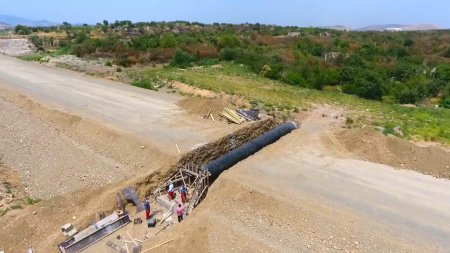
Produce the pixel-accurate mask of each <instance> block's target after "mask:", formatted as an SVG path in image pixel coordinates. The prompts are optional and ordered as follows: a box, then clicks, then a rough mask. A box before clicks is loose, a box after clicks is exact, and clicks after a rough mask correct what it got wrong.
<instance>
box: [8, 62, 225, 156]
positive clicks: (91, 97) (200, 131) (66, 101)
mask: <svg viewBox="0 0 450 253" xmlns="http://www.w3.org/2000/svg"><path fill="white" fill-rule="evenodd" d="M2 85H3V86H7V87H9V88H15V89H18V90H20V91H21V92H24V93H25V94H26V95H28V96H31V97H32V98H33V99H37V100H39V101H42V102H45V103H47V104H51V105H53V106H54V107H56V108H57V109H59V110H62V111H67V112H70V113H73V114H76V115H78V116H81V117H83V118H84V117H88V118H92V119H96V120H101V121H103V123H105V124H107V126H108V127H111V128H114V129H116V130H120V131H125V132H127V133H132V134H135V135H137V136H140V137H142V138H147V139H148V140H149V141H151V142H153V143H155V144H158V145H159V146H161V147H164V148H166V151H168V152H169V153H174V152H177V150H176V148H175V144H178V145H179V146H180V148H181V149H182V151H183V150H190V149H191V148H192V147H194V146H196V145H198V144H200V143H207V142H208V141H209V140H210V139H212V138H218V137H220V136H221V135H220V134H219V133H218V132H219V129H220V127H218V126H214V125H212V124H205V121H203V120H200V119H199V118H195V117H193V116H190V115H187V113H185V112H184V111H183V110H181V108H179V107H178V106H177V105H176V102H177V101H179V100H181V99H182V97H180V96H175V95H170V94H165V93H162V92H154V91H148V90H143V89H140V88H136V87H132V86H129V85H125V84H122V83H117V82H112V81H108V80H104V79H98V78H93V77H88V76H83V75H82V74H79V73H75V72H71V71H67V70H63V69H56V68H51V67H46V66H42V65H39V64H36V63H32V62H24V61H21V60H18V59H15V58H11V57H7V56H2V55H0V86H2ZM208 123H209V122H208Z"/></svg>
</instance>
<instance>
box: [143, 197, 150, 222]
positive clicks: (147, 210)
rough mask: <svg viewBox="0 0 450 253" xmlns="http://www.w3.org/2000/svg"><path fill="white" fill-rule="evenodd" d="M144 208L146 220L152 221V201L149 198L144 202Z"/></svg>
mask: <svg viewBox="0 0 450 253" xmlns="http://www.w3.org/2000/svg"><path fill="white" fill-rule="evenodd" d="M144 207H145V219H146V220H149V219H150V201H149V200H148V197H146V198H145V201H144Z"/></svg>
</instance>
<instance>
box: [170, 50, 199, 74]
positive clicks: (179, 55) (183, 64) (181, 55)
mask: <svg viewBox="0 0 450 253" xmlns="http://www.w3.org/2000/svg"><path fill="white" fill-rule="evenodd" d="M192 61H194V57H193V56H192V55H190V54H188V53H186V52H183V51H181V50H177V51H176V52H175V55H174V56H173V58H172V60H171V61H170V66H172V67H178V68H183V69H185V68H188V67H190V66H191V62H192Z"/></svg>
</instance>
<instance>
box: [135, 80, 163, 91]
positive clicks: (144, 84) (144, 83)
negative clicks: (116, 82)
mask: <svg viewBox="0 0 450 253" xmlns="http://www.w3.org/2000/svg"><path fill="white" fill-rule="evenodd" d="M131 85H133V86H136V87H140V88H144V89H148V90H155V91H157V90H158V87H157V85H156V84H155V83H154V82H153V81H151V80H148V79H136V80H133V82H131Z"/></svg>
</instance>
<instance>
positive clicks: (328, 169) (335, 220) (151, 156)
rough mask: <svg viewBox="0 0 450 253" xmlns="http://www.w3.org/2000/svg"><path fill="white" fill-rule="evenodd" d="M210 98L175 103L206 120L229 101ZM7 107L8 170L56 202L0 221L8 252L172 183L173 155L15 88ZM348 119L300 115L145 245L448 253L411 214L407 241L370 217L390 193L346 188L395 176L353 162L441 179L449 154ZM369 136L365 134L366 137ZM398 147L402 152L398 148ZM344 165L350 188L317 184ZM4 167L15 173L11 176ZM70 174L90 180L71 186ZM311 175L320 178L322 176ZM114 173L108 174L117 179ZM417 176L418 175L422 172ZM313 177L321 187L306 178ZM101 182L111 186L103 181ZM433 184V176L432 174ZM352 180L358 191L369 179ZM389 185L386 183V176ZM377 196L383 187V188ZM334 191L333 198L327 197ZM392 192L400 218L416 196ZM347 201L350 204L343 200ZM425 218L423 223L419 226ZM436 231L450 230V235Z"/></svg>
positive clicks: (3, 145)
mask: <svg viewBox="0 0 450 253" xmlns="http://www.w3.org/2000/svg"><path fill="white" fill-rule="evenodd" d="M210 99H211V98H209V100H205V102H204V104H202V103H203V102H199V104H201V106H198V105H197V104H196V102H198V101H199V100H197V98H196V99H190V100H189V99H188V100H186V101H184V102H179V103H180V105H182V106H183V105H184V107H186V108H192V113H193V114H197V115H201V114H202V113H203V107H205V106H207V107H208V106H209V107H213V106H215V105H214V104H215V103H218V104H219V105H221V104H222V103H223V101H219V102H217V101H216V100H210ZM0 103H1V104H0V105H1V106H0V116H1V117H0V136H1V139H0V154H2V153H3V154H7V157H8V158H7V159H6V160H5V163H7V164H8V166H9V167H11V168H13V169H14V170H16V171H18V173H19V175H21V178H22V182H23V183H24V184H27V187H28V188H27V192H28V193H27V194H29V193H32V192H33V191H36V189H41V191H45V192H50V193H51V192H55V195H52V196H50V195H48V194H43V196H44V197H47V199H45V200H43V201H41V202H40V203H37V204H35V205H28V206H24V209H22V210H15V211H11V212H8V213H7V214H6V215H5V216H4V217H3V218H0V227H1V228H2V229H0V249H1V250H5V251H6V252H7V253H9V252H24V251H25V250H26V249H27V248H28V247H33V248H34V249H37V250H38V251H39V252H56V247H55V245H56V244H57V243H59V242H61V241H62V240H63V239H64V238H63V236H62V234H61V232H60V226H61V225H63V224H65V223H68V222H70V223H73V224H74V225H75V226H76V227H77V228H79V229H80V228H83V227H86V226H87V225H88V224H89V223H90V222H92V221H94V220H95V219H96V215H97V213H98V212H101V211H104V212H108V211H111V210H113V209H115V208H116V207H115V193H116V192H117V191H120V190H121V189H123V188H124V187H126V186H129V185H133V186H136V188H137V189H138V193H139V195H140V197H143V196H144V195H146V194H147V193H149V192H151V190H152V189H154V188H155V187H156V186H157V185H158V184H159V183H160V182H161V181H162V180H163V179H164V178H166V177H167V176H168V175H170V173H171V172H172V169H173V168H174V167H173V166H177V163H176V161H177V158H176V157H174V156H172V155H168V154H166V153H163V152H161V151H160V150H159V148H158V146H157V144H155V143H150V142H145V141H143V140H141V139H138V138H136V137H135V136H130V135H129V134H126V133H123V132H119V131H117V130H111V128H110V127H106V126H104V125H103V124H102V123H100V122H97V121H95V120H91V119H89V120H88V119H86V118H83V117H80V116H77V115H72V114H68V113H65V112H60V111H58V110H55V109H52V108H51V107H47V106H46V105H40V104H38V103H36V102H33V101H31V100H29V99H27V98H26V97H24V96H22V95H20V94H18V93H15V92H13V91H10V90H1V91H0ZM183 103H184V104H183ZM217 108H219V106H217ZM344 114H345V112H344V111H343V110H337V109H336V108H329V107H326V106H323V107H320V108H317V109H315V110H312V111H308V112H302V115H301V117H300V118H299V119H300V120H302V121H303V122H304V125H303V126H302V128H301V129H300V130H298V131H295V132H294V133H293V134H291V135H289V136H287V137H285V138H283V139H282V140H280V141H279V142H277V143H275V144H273V145H271V146H269V147H267V148H266V149H264V150H263V151H261V152H258V154H256V155H254V156H252V157H250V158H249V159H247V160H245V161H243V162H241V163H239V164H238V165H236V166H235V167H234V168H233V169H231V170H229V171H227V172H225V173H223V174H222V175H221V176H220V178H219V179H217V180H216V181H215V183H214V184H213V185H212V187H211V188H210V190H209V193H208V196H207V198H206V199H205V200H204V201H203V202H202V203H201V204H200V206H199V207H198V208H196V209H195V210H194V212H193V213H192V215H191V216H189V217H188V219H186V220H185V221H184V222H183V223H181V224H179V225H176V226H174V227H172V228H171V229H168V230H167V231H166V232H164V233H161V234H160V236H158V237H156V238H155V239H154V240H151V241H146V242H145V243H144V248H148V247H151V246H152V245H156V244H158V243H160V242H163V241H166V240H167V239H170V238H176V240H175V241H174V242H172V243H170V244H167V245H165V246H162V247H160V248H158V252H169V251H170V252H243V251H248V252H327V251H328V252H447V251H445V248H444V250H440V249H442V248H438V247H434V245H433V244H429V245H427V243H426V242H427V239H426V238H425V239H424V237H423V235H421V236H417V235H416V234H414V233H413V232H415V231H414V229H415V227H412V228H411V227H408V225H409V223H413V222H411V221H415V219H416V218H417V216H414V215H411V214H410V213H409V212H404V213H403V214H402V215H403V216H400V217H406V218H411V220H408V219H407V220H406V222H405V224H406V225H405V226H406V229H410V230H411V231H412V232H411V231H407V232H405V231H404V230H401V231H402V233H399V232H398V230H397V229H400V228H398V227H397V226H396V225H392V224H389V220H388V219H386V217H387V218H389V216H387V215H386V216H382V215H380V216H376V215H373V214H371V213H370V210H371V209H372V208H380V206H382V208H385V207H392V206H388V204H391V203H390V202H387V201H385V200H383V201H382V204H380V205H376V204H374V206H370V204H372V202H376V200H377V199H378V198H380V199H381V198H382V197H380V196H384V195H383V194H386V195H388V194H389V193H391V192H390V191H389V190H386V193H384V192H383V193H381V194H380V195H374V196H378V198H376V197H374V198H373V199H371V200H370V201H368V198H364V196H363V197H361V196H360V195H359V194H360V192H358V191H359V190H360V188H351V187H350V188H348V189H347V188H342V187H344V186H345V184H346V183H352V182H353V181H352V180H354V179H353V178H356V179H359V178H358V177H359V176H361V175H359V174H358V173H360V174H363V176H362V177H363V178H364V177H366V176H367V175H369V174H364V173H367V172H369V171H372V173H375V174H377V173H378V170H379V171H380V173H381V172H383V173H385V174H383V175H388V176H392V175H391V174H390V173H391V171H393V170H390V169H389V168H387V167H383V168H381V167H380V166H381V165H378V164H371V163H363V165H364V166H361V167H364V168H366V169H367V171H362V172H361V171H355V170H351V169H354V168H358V167H359V166H360V165H361V164H360V163H359V162H360V161H358V160H357V159H355V158H364V159H367V160H373V161H375V162H381V163H385V164H390V162H392V164H391V165H394V164H396V166H395V167H398V164H399V161H400V162H403V160H406V161H404V162H405V163H404V165H405V166H404V167H407V166H409V167H411V168H413V167H415V166H417V167H423V171H422V172H424V173H425V172H426V173H428V172H429V171H428V165H427V164H428V163H430V164H432V166H431V168H432V169H430V170H433V171H434V170H436V173H438V175H440V174H439V173H442V175H447V174H445V173H443V171H444V169H442V167H439V166H441V165H440V164H441V162H442V163H443V165H448V164H449V163H448V162H447V161H448V160H446V158H445V157H448V155H447V154H448V153H445V152H446V151H445V152H444V153H443V151H442V150H440V149H434V148H431V149H429V148H427V149H422V148H419V147H417V146H415V145H414V144H412V143H409V142H405V141H403V140H399V139H398V138H394V137H384V136H380V135H378V134H377V133H376V132H373V131H372V130H367V129H362V130H358V129H352V130H348V129H345V130H343V129H342V126H343V125H344V123H345V115H344ZM223 126H224V127H225V126H226V125H225V124H224V125H223ZM236 129H238V128H236ZM250 129H251V128H250ZM242 131H248V132H249V134H247V138H250V137H251V136H254V135H258V134H259V133H258V132H257V131H249V130H248V129H247V130H245V129H244V130H242ZM366 131H367V132H368V134H365V132H366ZM226 132H227V131H223V133H226ZM252 134H253V135H252ZM217 137H218V138H219V137H220V136H217ZM385 138H392V140H388V139H385ZM227 139H229V136H227V137H224V138H222V139H220V138H219V140H218V142H217V143H219V144H217V143H215V144H211V145H210V146H208V145H207V146H204V147H203V148H200V149H199V150H195V151H193V152H192V153H189V154H187V155H186V156H184V158H183V159H181V160H180V161H179V163H178V165H180V164H184V163H185V162H189V161H190V160H192V159H199V160H201V161H202V162H205V161H208V160H210V159H212V156H211V155H209V154H206V153H207V152H208V151H209V150H208V149H211V148H215V149H214V150H215V151H217V152H215V153H214V152H213V153H214V156H217V155H219V154H220V153H222V152H225V151H227V150H229V148H230V147H228V146H226V145H228V144H229V141H226V140H227ZM360 139H363V140H364V141H360ZM240 141H241V142H243V141H245V140H243V139H242V140H240ZM367 141H368V142H369V143H368V144H367V143H366V142H367ZM363 144H364V145H366V146H364V145H363ZM411 145H412V146H411ZM222 146H223V147H222ZM400 149H401V150H402V151H398V150H400ZM364 150H367V151H364ZM371 150H376V152H372V153H373V154H370V155H372V156H369V155H367V153H371V152H370V151H371ZM407 150H410V151H411V152H410V153H408V152H406V151H407ZM383 154H387V155H383ZM412 154H414V155H418V154H420V156H419V157H418V158H417V160H420V161H415V162H416V163H411V162H410V161H409V162H408V161H407V159H411V158H412V160H413V161H414V156H412ZM366 155H367V157H366ZM385 156H387V157H390V158H389V159H387V158H386V157H385ZM443 157H444V158H443ZM419 158H420V159H419ZM396 159H397V160H396ZM341 163H345V164H344V165H345V166H343V167H344V168H345V170H341V171H339V172H338V173H337V174H338V175H341V174H342V173H344V172H346V171H348V173H349V175H350V176H348V177H345V178H344V179H346V180H348V181H347V182H346V183H344V180H343V178H340V179H341V180H342V181H338V180H336V181H320V180H322V178H323V179H328V178H330V177H336V175H334V174H327V173H332V172H334V171H337V170H338V168H339V166H340V164H341ZM361 163H362V162H361ZM11 164H12V165H13V166H11ZM409 164H412V165H411V166H410V165H409ZM264 166H267V167H269V169H265V168H264ZM425 168H427V169H425ZM3 169H5V167H3ZM308 170H310V171H308ZM7 171H8V173H10V170H9V169H7ZM274 171H275V172H276V173H274ZM373 171H375V172H373ZM27 172H28V173H27ZM75 172H76V173H79V172H83V173H81V174H80V175H81V176H80V177H75V178H72V177H73V173H75ZM313 172H314V173H323V174H319V176H316V175H314V174H313ZM30 173H31V174H32V175H37V176H39V175H40V174H42V175H43V178H42V179H43V180H44V182H50V181H58V182H61V185H62V184H64V183H67V182H72V183H71V184H69V185H70V187H68V188H67V189H64V191H63V190H62V189H60V188H55V187H54V186H53V187H51V184H42V183H39V182H40V180H41V179H39V180H38V181H35V182H34V183H35V184H34V183H33V178H34V177H27V174H30ZM352 173H354V174H352ZM8 175H9V174H8ZM83 175H87V176H86V177H84V176H83ZM110 175H113V178H112V179H110V177H109V176H110ZM117 175H118V176H117ZM103 176H104V178H103ZM371 176H373V177H375V176H374V175H371ZM402 176H404V177H405V180H407V179H409V178H408V177H407V176H410V175H409V174H402V175H400V174H395V176H392V177H394V178H399V177H402ZM413 176H414V177H416V178H415V179H417V178H419V176H420V179H423V177H422V175H416V174H414V175H413ZM315 177H317V178H318V179H319V181H317V182H319V183H317V182H316V181H308V180H312V179H314V178H315ZM86 178H87V179H86ZM430 178H431V177H430ZM91 179H92V180H91ZM338 179H339V178H338ZM365 179H367V180H369V179H370V178H365ZM45 180H47V181H45ZM105 180H106V182H107V183H104V184H103V182H105ZM109 180H111V181H110V182H109ZM426 180H430V179H429V178H428V177H426ZM354 181H356V184H358V185H359V184H362V183H361V182H363V180H361V181H358V180H354ZM382 181H383V182H384V181H386V180H385V179H384V178H383V180H382ZM330 182H332V183H330ZM411 182H412V183H411V184H408V187H405V188H402V189H401V190H402V191H396V190H395V189H394V190H392V192H393V193H394V194H396V193H397V192H400V193H402V192H403V191H408V190H409V188H414V189H416V188H417V187H416V186H415V185H414V183H413V181H411ZM52 183H53V182H52ZM308 183H309V184H308ZM353 183H354V182H353ZM427 183H429V181H427ZM433 183H435V184H438V183H440V184H442V185H443V188H445V182H441V181H439V182H435V181H433ZM102 184H103V185H102ZM340 184H344V186H340ZM311 185H312V186H311ZM337 186H339V187H341V188H339V187H337ZM382 186H383V185H382ZM389 186H390V187H392V185H389ZM295 187H299V188H295ZM308 187H309V188H308ZM312 187H317V188H319V189H320V190H316V189H315V188H314V189H315V190H314V191H311V189H310V188H312ZM336 187H337V188H336ZM18 188H20V187H19V186H18ZM322 188H323V189H322ZM372 188H374V187H372ZM381 188H382V189H380V190H384V188H385V187H381ZM386 188H387V187H386ZM425 188H426V187H425ZM328 189H330V192H332V193H333V194H337V196H334V195H332V196H331V197H330V196H328V195H327V194H330V193H328V192H326V190H328ZM336 189H338V190H336ZM363 189H366V188H363ZM370 189H371V188H370ZM387 189H390V188H387ZM445 189H447V188H445ZM340 190H342V192H341V191H340ZM346 190H347V191H349V192H350V193H348V192H346ZM322 191H325V192H326V194H325V193H322ZM440 191H443V190H442V189H441V188H439V191H436V194H435V195H438V194H437V193H440ZM68 192H70V193H68ZM37 193H38V194H39V191H37ZM420 193H422V192H420ZM339 194H342V195H339ZM345 194H349V195H350V198H349V199H350V200H351V201H355V200H353V199H352V198H355V199H358V198H360V199H361V198H362V199H364V200H365V202H364V204H366V205H369V206H368V207H366V206H363V207H359V208H360V209H358V208H355V207H354V206H357V205H352V204H353V203H352V202H351V201H350V200H348V199H345V196H346V195H345ZM377 194H379V193H378V192H377ZM407 195H408V194H407ZM424 195H427V194H424ZM370 196H371V195H370ZM389 196H390V195H389ZM393 196H394V197H396V198H393V199H395V201H396V202H398V203H399V204H398V206H395V205H393V207H395V208H392V209H394V210H397V209H398V210H403V209H401V205H402V204H403V202H401V201H414V199H415V198H410V196H414V195H411V194H410V195H408V196H409V198H407V199H406V200H405V199H404V198H402V196H401V197H398V196H397V195H393ZM445 196H446V195H445ZM419 197H422V195H419ZM327 198H329V199H327ZM330 199H331V200H330ZM342 199H344V200H346V201H348V202H345V201H344V202H341V200H342ZM421 199H422V198H421ZM426 200H427V201H430V203H431V204H430V206H431V207H433V208H434V209H432V210H431V211H430V212H427V213H428V214H429V215H430V216H426V218H427V219H424V220H425V221H427V220H428V219H429V220H433V221H434V219H436V220H437V221H441V219H438V218H439V217H444V218H445V217H446V216H445V215H446V214H445V211H446V208H445V207H446V205H447V204H446V203H441V202H439V201H440V198H437V197H436V196H428V195H427V198H426ZM349 202H350V203H349ZM408 203H409V202H408ZM415 205H418V204H417V203H415ZM427 205H428V202H427ZM436 206H438V207H439V208H436ZM357 207H358V206H357ZM367 209H369V211H367ZM374 210H378V209H374ZM382 210H383V211H385V210H384V209H382ZM420 210H421V209H420ZM436 210H438V211H439V215H441V216H438V218H435V216H433V215H434V212H437V211H436ZM403 211H404V210H403ZM414 211H417V210H414ZM33 213H35V214H33ZM420 214H422V213H420ZM394 217H396V218H399V217H397V216H394ZM424 217H425V215H423V216H420V215H419V218H424ZM430 217H431V218H430ZM74 218H75V219H74ZM43 221H44V222H43ZM401 221H402V220H401ZM401 221H400V222H401ZM433 224H434V223H433ZM441 224H443V223H442V222H441ZM431 228H434V227H431ZM440 229H441V230H440V231H446V230H445V229H446V228H445V227H440ZM432 231H433V232H434V231H435V230H432ZM424 242H425V243H424ZM102 243H103V242H102Z"/></svg>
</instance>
